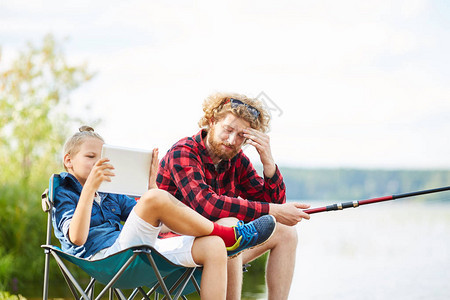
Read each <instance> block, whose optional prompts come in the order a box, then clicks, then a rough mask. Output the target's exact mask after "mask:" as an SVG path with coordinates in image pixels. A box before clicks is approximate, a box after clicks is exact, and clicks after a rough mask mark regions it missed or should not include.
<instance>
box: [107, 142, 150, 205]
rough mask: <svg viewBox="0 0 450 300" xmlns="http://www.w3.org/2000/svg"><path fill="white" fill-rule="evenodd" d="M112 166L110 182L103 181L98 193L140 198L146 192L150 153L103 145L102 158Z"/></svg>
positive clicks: (148, 151)
mask: <svg viewBox="0 0 450 300" xmlns="http://www.w3.org/2000/svg"><path fill="white" fill-rule="evenodd" d="M103 157H106V158H108V159H109V160H110V161H109V163H110V164H111V165H113V166H114V170H113V172H114V174H115V176H113V177H111V182H108V181H103V182H102V184H101V185H100V188H99V189H98V191H99V192H103V193H113V194H122V195H129V196H142V194H144V193H145V192H146V191H147V190H148V180H149V176H150V165H151V162H152V151H151V150H141V149H132V148H125V147H118V146H112V145H108V144H104V145H103V149H102V158H103Z"/></svg>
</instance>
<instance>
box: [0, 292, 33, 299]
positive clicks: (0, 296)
mask: <svg viewBox="0 0 450 300" xmlns="http://www.w3.org/2000/svg"><path fill="white" fill-rule="evenodd" d="M26 299H27V298H25V297H23V296H22V295H18V296H17V295H11V294H10V293H8V292H2V291H0V300H26Z"/></svg>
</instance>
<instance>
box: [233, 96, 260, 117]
mask: <svg viewBox="0 0 450 300" xmlns="http://www.w3.org/2000/svg"><path fill="white" fill-rule="evenodd" d="M228 102H231V107H232V108H236V107H238V106H239V105H244V106H245V107H247V111H248V112H249V113H250V114H251V115H252V116H254V117H255V119H257V118H258V117H259V110H257V109H256V108H254V107H253V106H251V105H249V104H247V103H244V102H242V101H241V100H238V99H234V98H228V99H227V100H226V101H225V102H224V104H227V103H228Z"/></svg>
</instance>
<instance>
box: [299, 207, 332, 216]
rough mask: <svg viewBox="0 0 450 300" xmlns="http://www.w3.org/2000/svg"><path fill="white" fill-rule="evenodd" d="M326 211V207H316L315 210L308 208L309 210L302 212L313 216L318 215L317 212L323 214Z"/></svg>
mask: <svg viewBox="0 0 450 300" xmlns="http://www.w3.org/2000/svg"><path fill="white" fill-rule="evenodd" d="M324 211H327V208H326V206H324V207H317V208H310V209H304V210H303V212H305V213H307V214H315V213H319V212H324Z"/></svg>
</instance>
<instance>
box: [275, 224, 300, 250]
mask: <svg viewBox="0 0 450 300" xmlns="http://www.w3.org/2000/svg"><path fill="white" fill-rule="evenodd" d="M273 237H274V239H275V242H276V244H280V243H281V244H289V245H294V246H297V243H298V234H297V229H296V227H295V226H287V225H283V224H281V223H277V229H276V231H275V234H274V235H273Z"/></svg>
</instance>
